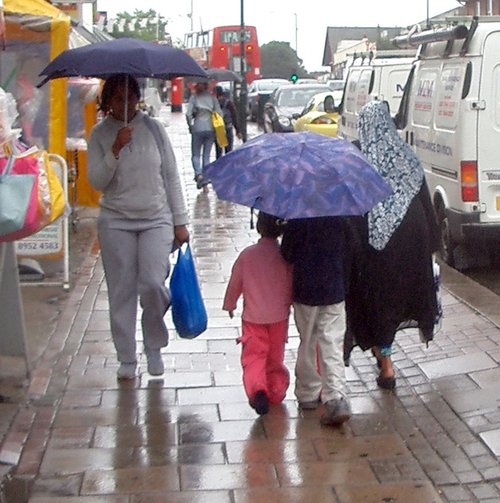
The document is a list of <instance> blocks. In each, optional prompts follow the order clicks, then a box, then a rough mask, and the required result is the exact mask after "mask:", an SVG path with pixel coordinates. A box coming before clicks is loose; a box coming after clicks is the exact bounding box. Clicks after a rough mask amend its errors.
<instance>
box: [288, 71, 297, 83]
mask: <svg viewBox="0 0 500 503" xmlns="http://www.w3.org/2000/svg"><path fill="white" fill-rule="evenodd" d="M298 78H299V76H298V75H297V74H296V73H295V72H293V73H292V74H291V75H290V80H291V82H292V83H293V84H295V82H297V79H298Z"/></svg>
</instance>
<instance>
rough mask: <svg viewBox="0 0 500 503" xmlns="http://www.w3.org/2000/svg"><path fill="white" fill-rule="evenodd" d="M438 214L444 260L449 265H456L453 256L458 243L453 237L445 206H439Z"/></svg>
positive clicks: (441, 250)
mask: <svg viewBox="0 0 500 503" xmlns="http://www.w3.org/2000/svg"><path fill="white" fill-rule="evenodd" d="M437 215H438V222H439V229H440V234H441V246H440V255H441V258H442V259H443V261H444V262H446V263H447V264H448V265H449V266H451V267H454V266H455V261H454V258H453V250H454V249H455V246H456V244H455V243H454V242H453V240H452V238H451V234H450V222H449V220H448V217H447V216H446V211H445V209H444V208H443V206H439V208H438V211H437Z"/></svg>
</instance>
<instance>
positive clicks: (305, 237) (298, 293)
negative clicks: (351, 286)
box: [281, 217, 348, 306]
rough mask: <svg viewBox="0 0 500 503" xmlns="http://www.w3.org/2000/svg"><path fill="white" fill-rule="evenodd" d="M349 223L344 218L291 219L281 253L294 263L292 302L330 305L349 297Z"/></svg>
mask: <svg viewBox="0 0 500 503" xmlns="http://www.w3.org/2000/svg"><path fill="white" fill-rule="evenodd" d="M347 226H348V224H347V220H346V219H344V218H343V217H321V218H304V219H298V220H290V221H289V222H288V223H287V224H286V225H285V231H284V234H283V240H282V244H281V253H282V255H283V257H284V258H285V260H287V261H288V262H290V263H292V264H293V301H294V302H298V303H300V304H306V305H309V306H329V305H331V304H337V303H338V302H342V301H343V300H344V299H345V296H346V269H347V268H348V260H347V250H348V242H347V240H348V227H347Z"/></svg>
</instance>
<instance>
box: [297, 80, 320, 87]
mask: <svg viewBox="0 0 500 503" xmlns="http://www.w3.org/2000/svg"><path fill="white" fill-rule="evenodd" d="M310 84H313V85H314V84H318V81H317V80H316V79H306V78H302V79H297V82H295V85H296V86H304V85H310Z"/></svg>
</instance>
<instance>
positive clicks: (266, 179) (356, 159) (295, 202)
mask: <svg viewBox="0 0 500 503" xmlns="http://www.w3.org/2000/svg"><path fill="white" fill-rule="evenodd" d="M205 174H206V177H207V178H209V179H210V180H211V181H212V185H213V187H214V189H215V192H216V193H217V197H219V198H220V199H224V200H226V201H232V202H234V203H238V204H242V205H245V206H249V207H253V208H257V209H258V210H262V211H265V212H266V213H270V214H271V215H276V216H277V217H280V218H284V219H294V218H312V217H323V216H340V215H345V216H348V215H363V214H365V213H367V212H368V211H369V210H370V209H371V208H372V207H373V206H375V204H377V203H378V202H380V201H382V200H383V199H384V198H386V197H387V196H389V195H390V194H391V193H392V190H391V188H390V186H389V185H388V184H387V183H386V182H385V181H384V179H383V178H382V177H381V176H380V175H379V174H378V173H377V172H376V171H375V169H374V168H373V167H372V165H371V164H370V163H369V162H368V160H367V159H366V158H365V156H364V155H363V154H362V153H361V152H360V151H359V150H358V149H357V148H356V147H355V146H354V145H353V144H352V143H350V142H348V141H346V140H341V139H338V138H331V137H328V136H324V135H320V134H316V133H310V132H300V133H268V134H263V135H260V136H257V137H255V138H253V139H252V140H250V141H248V142H246V143H244V144H243V145H242V146H241V147H238V148H237V149H235V150H233V151H232V152H229V153H228V154H226V155H224V156H222V157H220V158H219V159H217V160H216V161H214V162H212V163H210V164H209V165H208V166H206V167H205Z"/></svg>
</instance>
